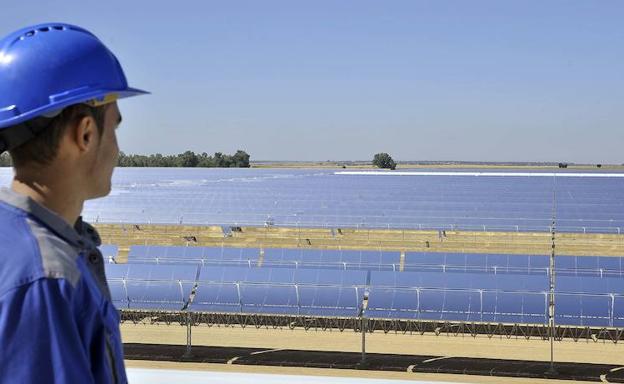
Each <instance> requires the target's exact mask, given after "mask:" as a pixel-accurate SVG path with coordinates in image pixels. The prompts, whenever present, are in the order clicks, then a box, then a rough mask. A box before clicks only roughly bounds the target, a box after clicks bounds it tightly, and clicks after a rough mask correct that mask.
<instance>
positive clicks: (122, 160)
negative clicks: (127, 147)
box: [0, 150, 249, 168]
mask: <svg viewBox="0 0 624 384" xmlns="http://www.w3.org/2000/svg"><path fill="white" fill-rule="evenodd" d="M117 165H118V166H120V167H188V168H194V167H198V168H217V167H218V168H249V154H248V153H247V152H245V151H241V150H238V151H236V153H235V154H233V155H224V154H223V153H221V152H216V153H215V154H214V155H212V156H209V155H208V154H207V153H206V152H203V153H200V154H196V153H195V152H193V151H186V152H184V153H180V154H178V155H162V154H160V153H157V154H155V155H127V154H125V153H123V152H119V160H118V162H117ZM10 166H11V156H9V154H8V152H4V153H1V154H0V167H10Z"/></svg>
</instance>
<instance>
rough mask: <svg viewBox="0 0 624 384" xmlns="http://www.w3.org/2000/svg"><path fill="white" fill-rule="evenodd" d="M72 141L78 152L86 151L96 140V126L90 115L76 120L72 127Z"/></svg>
mask: <svg viewBox="0 0 624 384" xmlns="http://www.w3.org/2000/svg"><path fill="white" fill-rule="evenodd" d="M73 128H74V132H73V135H72V136H73V139H74V140H73V141H74V143H75V144H76V146H77V148H78V150H79V151H80V152H88V151H89V149H90V148H92V147H93V145H94V144H95V142H96V140H97V136H98V135H97V126H96V124H95V119H94V118H93V117H92V116H85V117H83V118H81V119H80V120H78V122H77V123H76V125H75V126H74V127H73Z"/></svg>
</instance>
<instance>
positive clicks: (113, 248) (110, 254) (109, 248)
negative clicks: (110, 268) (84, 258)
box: [98, 244, 119, 263]
mask: <svg viewBox="0 0 624 384" xmlns="http://www.w3.org/2000/svg"><path fill="white" fill-rule="evenodd" d="M98 248H99V249H100V252H102V257H104V260H107V261H109V262H112V263H114V262H115V259H116V258H117V255H118V253H119V247H118V246H117V245H114V244H103V245H100V246H99V247H98Z"/></svg>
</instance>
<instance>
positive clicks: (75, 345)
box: [0, 278, 94, 383]
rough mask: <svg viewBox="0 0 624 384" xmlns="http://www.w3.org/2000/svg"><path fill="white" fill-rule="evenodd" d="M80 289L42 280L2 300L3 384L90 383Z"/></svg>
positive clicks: (63, 282)
mask: <svg viewBox="0 0 624 384" xmlns="http://www.w3.org/2000/svg"><path fill="white" fill-rule="evenodd" d="M74 295H75V288H74V287H72V285H71V284H70V283H69V282H68V281H67V280H65V279H49V278H42V279H39V280H35V281H33V282H31V283H29V284H26V285H22V286H20V287H18V288H15V289H13V290H11V291H9V292H6V293H5V294H4V295H3V297H0V382H1V383H4V382H19V383H35V382H48V383H91V382H93V381H94V379H93V375H92V373H91V369H90V362H89V351H88V347H87V346H86V344H84V341H83V340H84V338H83V336H84V335H81V334H82V333H83V332H82V331H81V325H80V324H78V322H79V319H80V315H79V314H78V315H77V314H76V313H75V312H76V307H77V306H76V305H75V304H74V303H75V300H74Z"/></svg>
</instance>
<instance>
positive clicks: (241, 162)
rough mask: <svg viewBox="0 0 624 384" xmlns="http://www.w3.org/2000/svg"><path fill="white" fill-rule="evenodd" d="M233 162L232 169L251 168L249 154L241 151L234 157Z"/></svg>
mask: <svg viewBox="0 0 624 384" xmlns="http://www.w3.org/2000/svg"><path fill="white" fill-rule="evenodd" d="M232 160H233V165H232V164H230V167H237V168H249V154H248V153H247V152H245V151H242V150H240V149H239V150H238V151H236V153H235V154H234V156H232Z"/></svg>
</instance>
